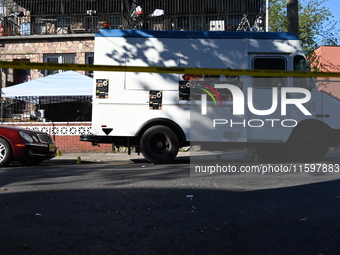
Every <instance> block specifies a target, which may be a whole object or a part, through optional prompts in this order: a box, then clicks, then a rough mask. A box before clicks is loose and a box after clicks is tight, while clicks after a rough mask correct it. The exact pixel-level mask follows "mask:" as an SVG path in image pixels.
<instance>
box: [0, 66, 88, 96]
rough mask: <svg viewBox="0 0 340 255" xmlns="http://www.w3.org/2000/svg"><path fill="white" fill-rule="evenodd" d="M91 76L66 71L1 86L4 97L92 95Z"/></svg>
mask: <svg viewBox="0 0 340 255" xmlns="http://www.w3.org/2000/svg"><path fill="white" fill-rule="evenodd" d="M92 81H93V80H92V78H90V77H88V76H85V75H83V74H80V73H77V72H74V71H67V72H62V73H57V74H54V75H49V76H46V77H43V78H39V79H36V80H33V81H29V82H25V83H21V84H18V85H14V86H11V87H7V88H3V89H2V94H3V96H4V97H10V98H14V97H28V96H31V97H42V96H92V91H93V90H92V86H93V85H92Z"/></svg>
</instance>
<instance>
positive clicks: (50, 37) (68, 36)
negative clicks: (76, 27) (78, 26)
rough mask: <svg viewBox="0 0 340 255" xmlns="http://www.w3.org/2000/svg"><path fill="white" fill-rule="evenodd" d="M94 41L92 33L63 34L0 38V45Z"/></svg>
mask: <svg viewBox="0 0 340 255" xmlns="http://www.w3.org/2000/svg"><path fill="white" fill-rule="evenodd" d="M86 38H88V39H94V33H90V34H63V35H58V34H57V35H15V36H0V43H1V42H5V41H32V40H40V41H41V40H75V39H86Z"/></svg>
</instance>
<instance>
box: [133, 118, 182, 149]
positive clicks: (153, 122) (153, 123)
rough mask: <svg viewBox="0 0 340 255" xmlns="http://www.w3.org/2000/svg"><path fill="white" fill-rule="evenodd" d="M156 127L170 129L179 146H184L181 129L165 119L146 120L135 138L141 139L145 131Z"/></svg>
mask: <svg viewBox="0 0 340 255" xmlns="http://www.w3.org/2000/svg"><path fill="white" fill-rule="evenodd" d="M156 125H163V126H166V127H169V128H171V129H172V130H173V131H174V132H175V134H176V135H177V137H178V139H179V142H180V144H181V145H184V144H185V143H186V141H187V140H186V136H185V134H184V132H183V129H182V128H181V127H180V126H179V125H178V124H177V123H176V122H174V121H172V120H170V119H166V118H157V119H151V120H148V121H147V122H145V123H144V124H143V125H142V126H141V127H140V128H139V129H138V131H137V133H136V136H137V137H139V138H141V136H142V135H143V133H144V132H145V131H146V130H147V129H149V128H150V127H152V126H156Z"/></svg>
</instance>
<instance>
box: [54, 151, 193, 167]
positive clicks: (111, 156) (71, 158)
mask: <svg viewBox="0 0 340 255" xmlns="http://www.w3.org/2000/svg"><path fill="white" fill-rule="evenodd" d="M183 157H184V158H189V157H190V152H179V153H178V155H177V158H183ZM49 161H53V162H54V163H55V162H60V163H62V162H65V163H66V162H67V163H78V164H79V163H85V162H89V163H105V162H136V161H137V162H145V163H147V161H146V160H145V159H144V157H143V155H142V153H140V154H139V155H138V154H137V153H135V152H133V153H131V155H128V153H120V152H117V153H112V152H111V153H96V152H79V153H63V154H62V155H61V156H56V157H55V158H53V159H51V160H49Z"/></svg>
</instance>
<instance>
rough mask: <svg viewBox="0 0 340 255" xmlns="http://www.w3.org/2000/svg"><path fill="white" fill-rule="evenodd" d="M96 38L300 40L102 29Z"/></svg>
mask: <svg viewBox="0 0 340 255" xmlns="http://www.w3.org/2000/svg"><path fill="white" fill-rule="evenodd" d="M95 37H130V38H131V37H135V38H142V37H144V38H182V39H194V38H197V39H199V38H202V39H203V38H204V39H271V40H299V37H298V36H297V35H296V34H294V33H288V32H241V31H240V32H232V31H168V30H163V31H159V30H116V29H101V30H99V31H98V32H97V33H96V34H95Z"/></svg>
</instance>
